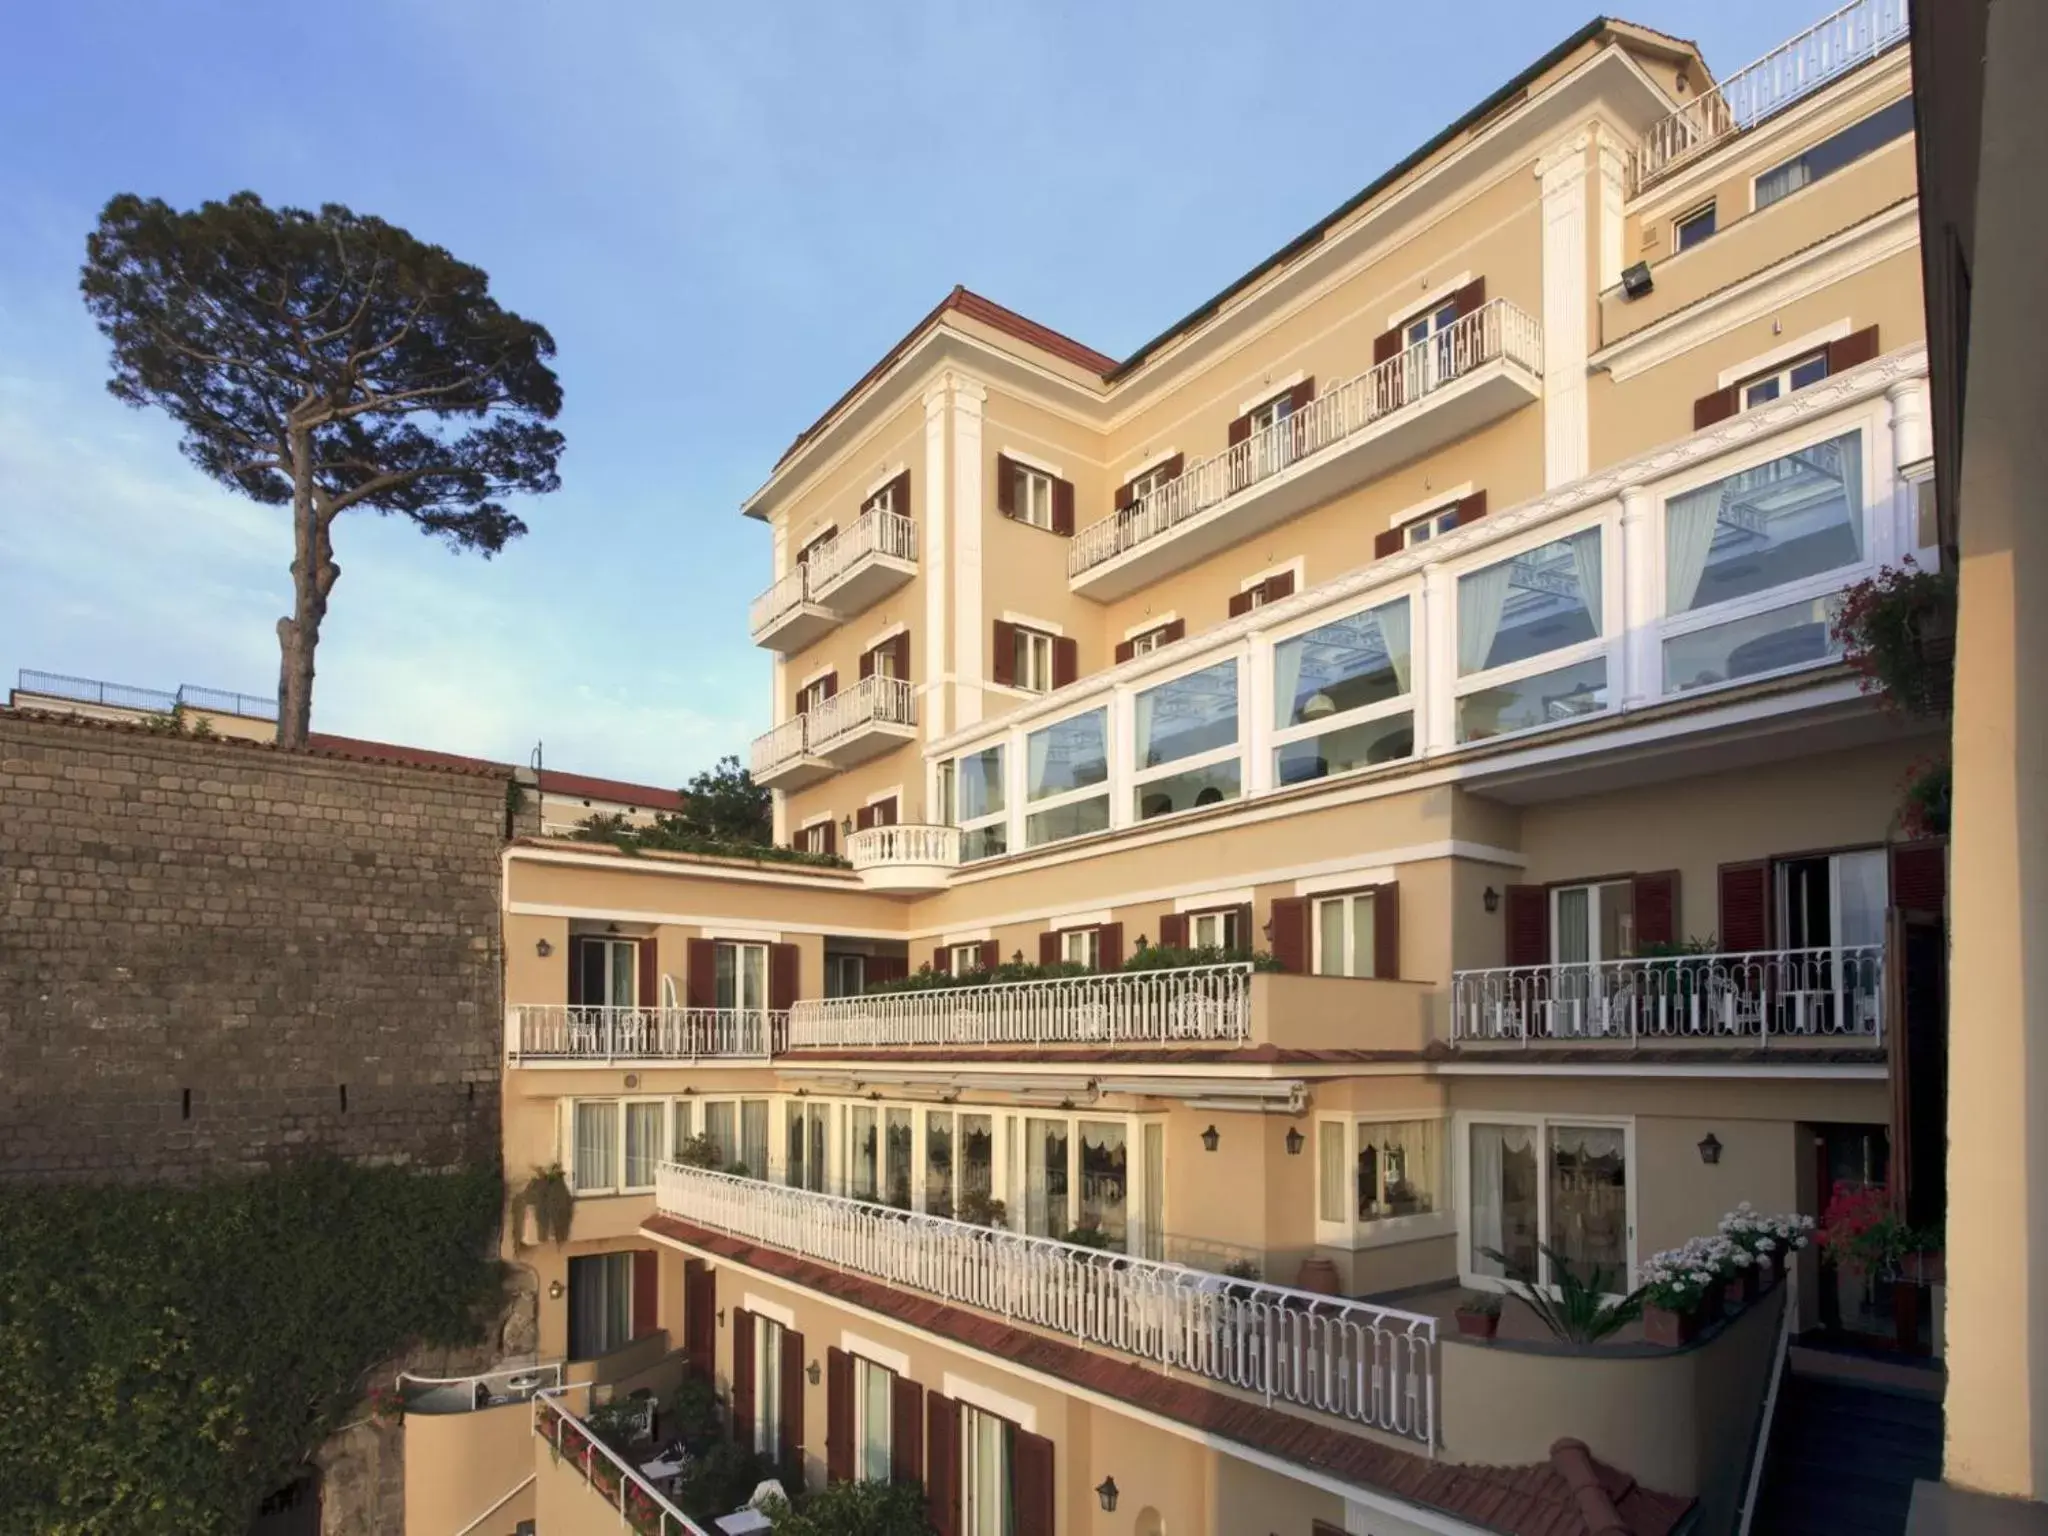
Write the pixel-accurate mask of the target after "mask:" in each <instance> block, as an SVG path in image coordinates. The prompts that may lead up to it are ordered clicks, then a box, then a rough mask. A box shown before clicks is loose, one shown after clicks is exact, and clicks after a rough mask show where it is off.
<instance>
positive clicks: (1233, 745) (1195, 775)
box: [1132, 661, 1241, 821]
mask: <svg viewBox="0 0 2048 1536" xmlns="http://www.w3.org/2000/svg"><path fill="white" fill-rule="evenodd" d="M1237 739H1238V730H1237V663H1236V662H1235V661H1226V662H1223V663H1221V664H1220V665H1217V666H1213V667H1204V668H1202V669H1201V670H1200V671H1198V672H1190V673H1187V674H1186V675H1184V676H1182V677H1177V678H1174V679H1173V680H1172V681H1171V682H1167V683H1162V684H1160V686H1158V687H1157V688H1148V689H1146V690H1145V691H1144V692H1142V693H1140V694H1138V696H1137V699H1136V712H1135V731H1134V748H1133V752H1134V761H1135V763H1136V765H1137V775H1136V783H1135V787H1134V789H1133V791H1132V793H1133V798H1134V800H1135V802H1136V804H1135V811H1136V815H1137V819H1138V820H1140V821H1149V820H1151V819H1152V818H1153V817H1155V816H1165V815H1169V814H1171V813H1172V812H1175V811H1185V810H1189V809H1191V808H1193V807H1196V806H1204V805H1216V804H1220V803H1221V802H1223V801H1225V800H1235V799H1236V798H1237V797H1238V795H1239V793H1240V791H1241V782H1240V764H1239V759H1238V750H1237ZM1168 764H1179V765H1180V767H1179V769H1178V771H1169V772H1168V773H1167V774H1165V775H1161V774H1159V773H1155V772H1152V771H1151V770H1154V769H1157V768H1161V767H1163V766H1165V765H1168Z"/></svg>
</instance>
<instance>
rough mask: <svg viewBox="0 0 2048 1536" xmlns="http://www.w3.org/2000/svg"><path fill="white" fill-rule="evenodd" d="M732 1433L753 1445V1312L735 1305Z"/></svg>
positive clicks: (744, 1443)
mask: <svg viewBox="0 0 2048 1536" xmlns="http://www.w3.org/2000/svg"><path fill="white" fill-rule="evenodd" d="M732 1433H733V1438H734V1439H735V1440H737V1441H739V1443H740V1444H741V1446H742V1447H744V1448H745V1449H747V1450H750V1451H751V1450H752V1449H753V1448H754V1314H753V1313H751V1312H749V1311H748V1310H747V1309H746V1308H745V1307H734V1308H733V1309H732Z"/></svg>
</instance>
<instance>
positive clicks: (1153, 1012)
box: [788, 964, 1429, 1057]
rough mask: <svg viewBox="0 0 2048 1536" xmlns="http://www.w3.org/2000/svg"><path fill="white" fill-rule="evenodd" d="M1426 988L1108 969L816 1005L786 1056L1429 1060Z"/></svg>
mask: <svg viewBox="0 0 2048 1536" xmlns="http://www.w3.org/2000/svg"><path fill="white" fill-rule="evenodd" d="M1428 992H1429V989H1428V988H1426V987H1424V986H1421V985H1419V984H1417V983H1412V982H1400V981H1352V980H1344V979H1336V978H1329V977H1320V976H1283V975H1277V974H1274V973H1272V972H1254V971H1253V970H1252V968H1251V967H1250V965H1248V964H1236V965H1209V966H1186V967H1175V968H1172V969H1162V970H1152V971H1106V972H1101V973H1097V974H1094V975H1086V976H1062V977H1057V978H1054V979H1051V980H1046V981H1005V982H993V983H990V984H988V985H986V986H977V985H968V986H947V987H932V988H929V989H922V990H909V991H902V992H879V993H869V994H868V995H867V996H865V997H833V998H816V999H809V1000H806V1001H803V1002H799V1003H798V1004H797V1005H796V1006H795V1007H794V1008H792V1009H791V1010H790V1013H789V1041H788V1045H789V1049H791V1050H804V1049H813V1048H815V1049H831V1050H840V1051H845V1050H858V1051H867V1050H898V1049H905V1048H916V1047H985V1048H988V1050H989V1052H990V1054H991V1056H996V1057H1000V1056H1001V1055H1002V1054H1003V1052H1004V1051H1006V1050H1007V1051H1016V1050H1022V1049H1035V1048H1038V1047H1043V1046H1082V1047H1098V1048H1112V1047H1114V1048H1122V1047H1144V1046H1163V1047H1174V1046H1181V1047H1185V1046H1217V1047H1222V1048H1226V1049H1227V1048H1230V1047H1234V1046H1242V1045H1251V1044H1267V1043H1270V1044H1275V1045H1285V1046H1289V1047H1295V1048H1300V1049H1307V1050H1321V1049H1343V1048H1346V1047H1356V1048H1362V1049H1373V1050H1386V1051H1402V1050H1409V1051H1418V1052H1419V1051H1421V1050H1422V1049H1423V1047H1424V1046H1425V1045H1426V1044H1427V1043H1428V1038H1429V1025H1428V1019H1427V1013H1426V1010H1427V1003H1428Z"/></svg>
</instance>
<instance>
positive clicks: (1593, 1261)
mask: <svg viewBox="0 0 2048 1536" xmlns="http://www.w3.org/2000/svg"><path fill="white" fill-rule="evenodd" d="M1549 1197H1550V1198H1549V1209H1548V1211H1547V1212H1546V1213H1545V1217H1546V1219H1545V1223H1544V1225H1545V1228H1546V1230H1547V1232H1548V1234H1549V1245H1550V1247H1551V1249H1552V1250H1553V1251H1554V1252H1555V1253H1556V1254H1557V1256H1558V1257H1559V1258H1560V1259H1562V1260H1563V1261H1564V1262H1565V1263H1566V1264H1567V1265H1569V1266H1570V1268H1571V1270H1572V1272H1573V1273H1574V1274H1575V1275H1577V1276H1578V1278H1579V1279H1580V1280H1582V1281H1585V1282H1586V1283H1587V1284H1592V1283H1594V1281H1595V1279H1596V1277H1597V1279H1598V1282H1599V1287H1600V1289H1602V1290H1603V1291H1609V1292H1617V1293H1619V1292H1626V1291H1627V1290H1628V1288H1629V1262H1628V1249H1629V1220H1628V1150H1627V1142H1626V1138H1625V1136H1624V1133H1623V1131H1622V1128H1621V1127H1620V1126H1618V1125H1553V1126H1551V1127H1550V1189H1549ZM1549 1267H1550V1266H1549V1263H1548V1261H1546V1263H1545V1269H1546V1270H1548V1268H1549ZM1546 1278H1547V1279H1548V1280H1549V1281H1550V1283H1552V1284H1555V1283H1556V1282H1557V1276H1556V1275H1547V1276H1546Z"/></svg>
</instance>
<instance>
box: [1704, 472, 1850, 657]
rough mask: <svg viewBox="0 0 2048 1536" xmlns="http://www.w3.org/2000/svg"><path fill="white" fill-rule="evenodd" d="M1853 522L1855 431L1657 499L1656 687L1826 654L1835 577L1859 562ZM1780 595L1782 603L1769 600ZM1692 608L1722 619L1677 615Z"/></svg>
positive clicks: (1830, 651)
mask: <svg viewBox="0 0 2048 1536" xmlns="http://www.w3.org/2000/svg"><path fill="white" fill-rule="evenodd" d="M1863 521H1864V504H1863V435H1862V433H1860V432H1848V433H1844V434H1843V435H1842V436H1840V437H1835V438H1831V439H1829V440H1827V441H1825V442H1819V443H1814V444H1812V445H1811V446H1809V447H1806V448H1801V449H1798V450H1796V451H1795V452H1793V453H1789V454H1785V455H1783V456H1781V457H1779V458H1775V459H1772V460H1769V461H1768V462H1766V463H1763V464H1759V465H1757V466H1755V467H1754V468H1751V469H1745V470H1742V471H1740V472H1739V473H1737V474H1733V475H1729V476H1726V477H1724V478H1722V479H1720V480H1716V481H1713V482H1711V483H1709V484H1707V485H1703V486H1700V487H1698V488H1696V489H1694V490H1690V491H1684V492H1681V493H1679V494H1676V495H1673V496H1669V497H1667V498H1666V499H1665V503H1664V589H1665V590H1664V601H1665V612H1666V614H1667V615H1668V616H1669V617H1668V618H1667V620H1666V622H1665V640H1664V684H1665V688H1666V690H1667V691H1668V692H1674V693H1675V692H1680V691H1683V690H1685V689H1689V688H1701V687H1708V686H1711V685H1714V684H1717V683H1724V682H1729V681H1733V680H1734V679H1736V678H1741V677H1749V676H1752V675H1755V674H1757V673H1763V672H1774V671H1777V670H1779V669H1781V668H1784V667H1792V666H1800V665H1805V664H1809V663H1812V662H1817V661H1824V660H1826V659H1828V658H1829V657H1831V656H1833V655H1834V654H1835V653H1836V649H1837V647H1836V644H1835V640H1834V637H1833V634H1832V629H1831V622H1830V621H1831V619H1832V617H1833V613H1834V602H1835V599H1836V594H1837V592H1838V590H1839V587H1840V578H1839V574H1838V573H1842V572H1845V571H1847V570H1848V569H1850V568H1851V567H1854V566H1857V565H1860V564H1861V563H1862V562H1863V560H1864V558H1865V553H1864V535H1863ZM1802 584H1804V585H1805V588H1806V590H1805V591H1803V592H1802V591H1799V590H1797V589H1798V588H1799V586H1800V585H1802ZM1816 587H1817V588H1818V590H1816ZM1788 589H1790V590H1788ZM1779 593H1782V594H1783V596H1784V598H1789V599H1792V601H1789V602H1787V601H1783V600H1780V601H1772V600H1771V599H1772V597H1773V596H1774V595H1776V594H1779ZM1693 613H1714V614H1718V615H1720V616H1721V617H1720V618H1719V619H1718V621H1717V620H1716V619H1713V618H1709V619H1708V620H1707V621H1706V622H1705V623H1704V624H1701V623H1694V622H1690V621H1689V620H1687V619H1686V618H1685V617H1684V616H1685V615H1689V614H1693ZM1674 620H1675V621H1676V622H1675V623H1674V622H1673V621H1674Z"/></svg>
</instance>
